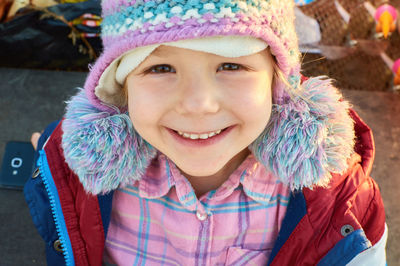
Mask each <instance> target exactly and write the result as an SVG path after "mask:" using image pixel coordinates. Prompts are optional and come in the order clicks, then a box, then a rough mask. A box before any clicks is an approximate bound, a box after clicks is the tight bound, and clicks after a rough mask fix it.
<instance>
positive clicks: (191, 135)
mask: <svg viewBox="0 0 400 266" xmlns="http://www.w3.org/2000/svg"><path fill="white" fill-rule="evenodd" d="M228 128H229V127H227V128H224V129H219V130H216V131H212V132H208V133H201V134H196V133H186V132H182V131H176V130H174V131H175V133H177V134H179V135H180V136H181V137H183V138H186V139H192V140H196V139H209V138H212V137H214V136H217V135H219V134H221V133H222V132H224V131H225V130H226V129H228Z"/></svg>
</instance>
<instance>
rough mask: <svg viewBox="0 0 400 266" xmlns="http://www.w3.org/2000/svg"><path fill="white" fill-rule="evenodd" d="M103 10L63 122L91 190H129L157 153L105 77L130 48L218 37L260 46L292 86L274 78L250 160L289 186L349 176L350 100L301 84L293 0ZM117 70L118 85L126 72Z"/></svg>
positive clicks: (188, 1)
mask: <svg viewBox="0 0 400 266" xmlns="http://www.w3.org/2000/svg"><path fill="white" fill-rule="evenodd" d="M102 6H103V17H104V20H103V24H102V27H103V28H102V33H103V34H102V38H103V43H104V52H103V54H102V55H101V56H100V57H99V59H98V60H97V62H96V63H95V64H94V65H93V66H92V67H91V71H90V74H89V76H88V78H87V80H86V83H85V87H84V90H82V91H80V92H79V93H78V95H76V96H74V97H73V98H72V99H71V101H70V102H68V105H67V112H66V114H65V120H64V121H63V124H62V129H63V137H62V148H63V151H64V157H65V160H66V162H67V164H68V165H69V167H70V168H71V169H72V170H73V171H74V172H75V173H76V174H77V175H78V177H79V180H80V182H81V183H82V185H83V186H84V188H85V190H86V191H87V192H88V193H91V194H100V193H107V192H109V191H112V190H113V189H116V188H118V187H123V186H126V185H128V184H132V182H133V181H135V180H139V179H141V177H142V176H143V175H144V174H145V172H146V169H147V168H148V166H149V164H150V162H151V160H152V159H153V158H155V156H157V150H156V149H155V148H154V147H152V146H151V145H150V144H149V143H147V142H146V140H144V139H143V138H142V137H141V136H140V135H139V134H138V133H137V132H136V130H135V129H134V127H133V124H132V121H131V120H130V118H129V116H128V114H127V113H126V107H125V106H123V102H122V101H121V100H118V99H119V98H120V95H119V94H120V93H119V91H118V89H115V88H112V87H107V84H106V83H107V82H103V81H104V80H106V81H107V80H108V81H109V79H108V78H107V77H108V75H107V72H108V71H110V70H111V71H115V77H116V76H119V75H117V70H118V67H119V65H120V64H121V61H120V60H121V59H122V58H125V55H127V56H128V57H129V55H128V54H126V53H130V52H131V51H135V50H137V49H148V47H149V46H152V45H159V44H164V43H173V42H181V41H182V40H189V39H190V40H194V39H205V38H213V37H215V36H246V37H247V38H250V40H251V41H250V42H251V43H253V41H254V39H259V40H262V41H263V42H265V44H266V45H268V46H269V48H270V51H271V53H272V54H274V55H275V58H276V59H277V63H278V67H279V69H280V70H281V71H282V73H283V75H284V77H285V78H286V80H287V81H288V82H289V83H290V85H291V87H292V88H291V89H288V88H287V87H286V86H287V85H286V83H284V82H283V81H281V80H280V79H279V80H276V81H275V84H274V87H273V102H274V104H273V105H272V112H271V117H270V118H269V121H268V124H267V126H266V128H265V130H264V132H263V133H262V134H261V135H260V136H259V137H258V138H257V139H256V140H255V141H254V142H253V143H251V144H250V145H249V149H250V151H251V152H252V153H253V154H254V156H255V158H256V159H257V160H258V161H259V162H261V163H262V164H263V165H264V166H265V167H266V169H268V170H269V171H270V172H271V173H272V174H273V175H274V176H276V177H277V178H279V179H280V180H281V181H282V182H283V183H285V184H287V185H288V186H289V187H290V188H291V189H292V190H295V189H302V188H304V187H308V188H313V187H314V186H326V185H327V184H329V182H330V180H331V177H332V175H331V173H342V172H344V171H345V170H346V168H347V160H348V159H349V158H350V157H351V155H352V154H353V152H354V141H355V134H354V127H353V120H352V119H351V117H350V116H349V113H348V109H349V108H350V104H349V103H348V102H347V101H345V100H343V99H342V95H341V94H340V93H339V91H338V90H337V89H336V88H335V87H334V86H333V85H332V81H331V80H329V79H327V77H317V78H310V79H308V80H307V81H305V82H303V83H302V84H301V86H300V62H299V59H300V54H299V51H298V43H297V36H296V33H295V27H294V19H295V18H294V2H293V0H264V1H261V0H247V1H244V0H232V1H231V0H229V1H228V0H220V1H218V0H209V1H206V0H172V1H165V0H153V1H149V0H146V1H138V0H137V1H125V0H103V1H102ZM146 47H147V48H146ZM260 47H261V46H260ZM260 47H259V48H257V49H261V48H260ZM257 49H256V50H257ZM142 60H143V59H142ZM113 64H115V65H114V66H113ZM122 64H124V63H122ZM122 68H123V69H125V68H124V67H122ZM123 72H124V74H122V75H121V77H120V78H118V79H119V81H118V80H117V81H116V83H121V81H123V79H124V77H125V76H126V74H127V73H128V72H129V69H128V70H126V69H125V70H124V71H123ZM113 73H114V72H113ZM112 82H114V81H112ZM96 88H97V89H96ZM289 91H290V93H289ZM103 93H105V94H106V95H105V96H104V95H102V94H103ZM98 96H100V98H99V97H98Z"/></svg>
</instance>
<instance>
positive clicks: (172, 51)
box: [150, 45, 272, 61]
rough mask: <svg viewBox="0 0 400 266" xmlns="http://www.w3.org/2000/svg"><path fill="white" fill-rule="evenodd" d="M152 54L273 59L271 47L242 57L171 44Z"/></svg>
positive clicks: (173, 56) (156, 55) (175, 56)
mask: <svg viewBox="0 0 400 266" xmlns="http://www.w3.org/2000/svg"><path fill="white" fill-rule="evenodd" d="M150 55H151V56H155V57H160V58H168V57H172V58H177V57H178V56H189V55H195V56H203V57H208V58H210V59H211V58H213V59H220V60H228V61H236V60H240V61H243V60H244V61H254V60H260V59H261V60H263V59H264V60H265V59H267V61H271V60H272V55H271V53H270V49H269V47H268V48H266V49H265V50H263V51H261V52H258V53H255V54H250V55H245V56H240V57H224V56H221V55H217V54H214V53H208V52H204V51H197V50H191V49H186V48H180V47H174V46H169V45H160V46H159V47H157V48H156V49H155V50H154V51H153V52H152V53H151V54H150Z"/></svg>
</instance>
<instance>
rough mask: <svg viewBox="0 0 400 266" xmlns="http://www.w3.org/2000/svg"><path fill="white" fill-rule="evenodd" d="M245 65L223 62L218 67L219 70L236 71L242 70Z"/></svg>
mask: <svg viewBox="0 0 400 266" xmlns="http://www.w3.org/2000/svg"><path fill="white" fill-rule="evenodd" d="M241 69H243V67H242V66H241V65H238V64H234V63H223V64H221V65H220V66H219V67H218V71H235V70H241Z"/></svg>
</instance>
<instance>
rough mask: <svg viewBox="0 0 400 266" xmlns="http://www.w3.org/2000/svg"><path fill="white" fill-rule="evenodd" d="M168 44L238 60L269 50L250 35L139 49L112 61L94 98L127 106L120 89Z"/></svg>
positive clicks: (101, 79)
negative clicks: (138, 69)
mask: <svg viewBox="0 0 400 266" xmlns="http://www.w3.org/2000/svg"><path fill="white" fill-rule="evenodd" d="M160 45H168V46H174V47H179V48H185V49H191V50H195V51H200V52H206V53H211V54H216V55H219V56H223V57H231V58H234V57H241V56H247V55H251V54H256V53H258V52H261V51H262V50H264V49H265V48H267V47H268V45H267V43H265V42H264V41H262V40H260V39H257V38H254V37H250V36H236V35H232V36H212V37H206V38H199V39H189V40H180V41H176V42H169V43H161V44H154V45H148V46H143V47H138V48H135V49H133V50H130V51H128V52H126V53H124V54H123V55H121V56H120V57H118V58H117V59H115V60H114V61H113V62H112V63H111V64H110V65H109V66H108V67H107V68H106V70H105V71H104V72H103V74H102V75H101V77H100V79H99V83H98V85H97V86H96V89H95V94H96V96H97V97H98V98H99V99H100V100H102V101H103V102H105V103H107V104H113V105H116V106H119V107H122V106H125V105H126V99H125V98H124V97H122V95H121V88H122V86H123V84H124V82H125V79H126V77H127V76H128V75H129V73H130V72H131V71H132V70H134V69H135V68H136V67H137V66H139V65H140V63H142V62H143V61H144V60H145V59H146V58H147V57H148V56H149V55H150V54H151V53H152V52H153V51H154V50H155V49H157V47H159V46H160Z"/></svg>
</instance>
